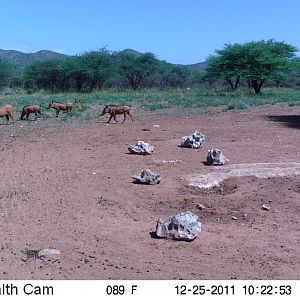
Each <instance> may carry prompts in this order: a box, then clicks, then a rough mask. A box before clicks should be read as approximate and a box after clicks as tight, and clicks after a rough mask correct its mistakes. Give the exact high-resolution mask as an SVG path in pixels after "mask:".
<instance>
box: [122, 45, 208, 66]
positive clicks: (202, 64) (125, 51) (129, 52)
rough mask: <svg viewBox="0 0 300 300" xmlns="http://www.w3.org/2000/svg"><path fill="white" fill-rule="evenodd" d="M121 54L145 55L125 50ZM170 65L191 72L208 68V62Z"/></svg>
mask: <svg viewBox="0 0 300 300" xmlns="http://www.w3.org/2000/svg"><path fill="white" fill-rule="evenodd" d="M121 52H123V53H125V54H133V55H136V56H141V55H142V54H143V53H141V52H138V51H136V50H133V49H125V50H123V51H121ZM169 64H170V65H173V66H179V67H183V68H187V69H189V70H190V71H202V70H205V69H206V67H207V64H206V62H200V63H196V64H190V65H182V64H172V63H169Z"/></svg>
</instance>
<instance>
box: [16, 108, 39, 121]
mask: <svg viewBox="0 0 300 300" xmlns="http://www.w3.org/2000/svg"><path fill="white" fill-rule="evenodd" d="M30 114H35V118H36V119H37V114H39V115H43V114H42V112H41V107H40V106H39V105H25V106H23V108H22V110H21V117H20V119H21V120H23V119H24V116H25V115H26V119H28V117H29V115H30Z"/></svg>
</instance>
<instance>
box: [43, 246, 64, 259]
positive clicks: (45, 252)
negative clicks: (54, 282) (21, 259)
mask: <svg viewBox="0 0 300 300" xmlns="http://www.w3.org/2000/svg"><path fill="white" fill-rule="evenodd" d="M60 254H61V251H60V250H59V249H55V248H45V249H41V250H39V252H38V257H43V256H49V255H60Z"/></svg>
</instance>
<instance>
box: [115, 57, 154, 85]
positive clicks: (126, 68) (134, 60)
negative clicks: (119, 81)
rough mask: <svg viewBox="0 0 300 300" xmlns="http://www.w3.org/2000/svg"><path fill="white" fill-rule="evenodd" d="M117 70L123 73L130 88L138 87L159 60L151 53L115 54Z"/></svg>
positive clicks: (152, 71) (150, 73) (152, 72)
mask: <svg viewBox="0 0 300 300" xmlns="http://www.w3.org/2000/svg"><path fill="white" fill-rule="evenodd" d="M117 61H118V72H119V73H120V74H121V75H123V76H124V77H125V78H126V79H127V81H128V83H129V85H130V87H131V88H132V89H137V88H139V87H140V85H141V83H142V81H143V80H144V79H145V78H146V77H147V76H149V75H152V74H154V73H155V71H156V70H157V68H158V65H159V62H158V60H157V59H156V58H155V56H154V54H152V53H145V54H141V55H135V54H128V53H119V54H117Z"/></svg>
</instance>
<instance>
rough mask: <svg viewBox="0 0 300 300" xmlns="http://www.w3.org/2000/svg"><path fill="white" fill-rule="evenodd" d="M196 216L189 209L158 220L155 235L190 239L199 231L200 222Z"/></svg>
mask: <svg viewBox="0 0 300 300" xmlns="http://www.w3.org/2000/svg"><path fill="white" fill-rule="evenodd" d="M197 220H198V216H197V215H195V214H193V213H192V212H190V211H187V212H181V213H179V214H178V215H176V216H172V217H170V218H169V219H168V220H166V221H163V220H158V221H157V224H156V235H157V236H158V237H161V238H167V239H169V238H170V239H174V240H182V241H192V240H194V239H195V238H196V237H197V235H198V234H199V233H200V232H201V223H200V222H197Z"/></svg>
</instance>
